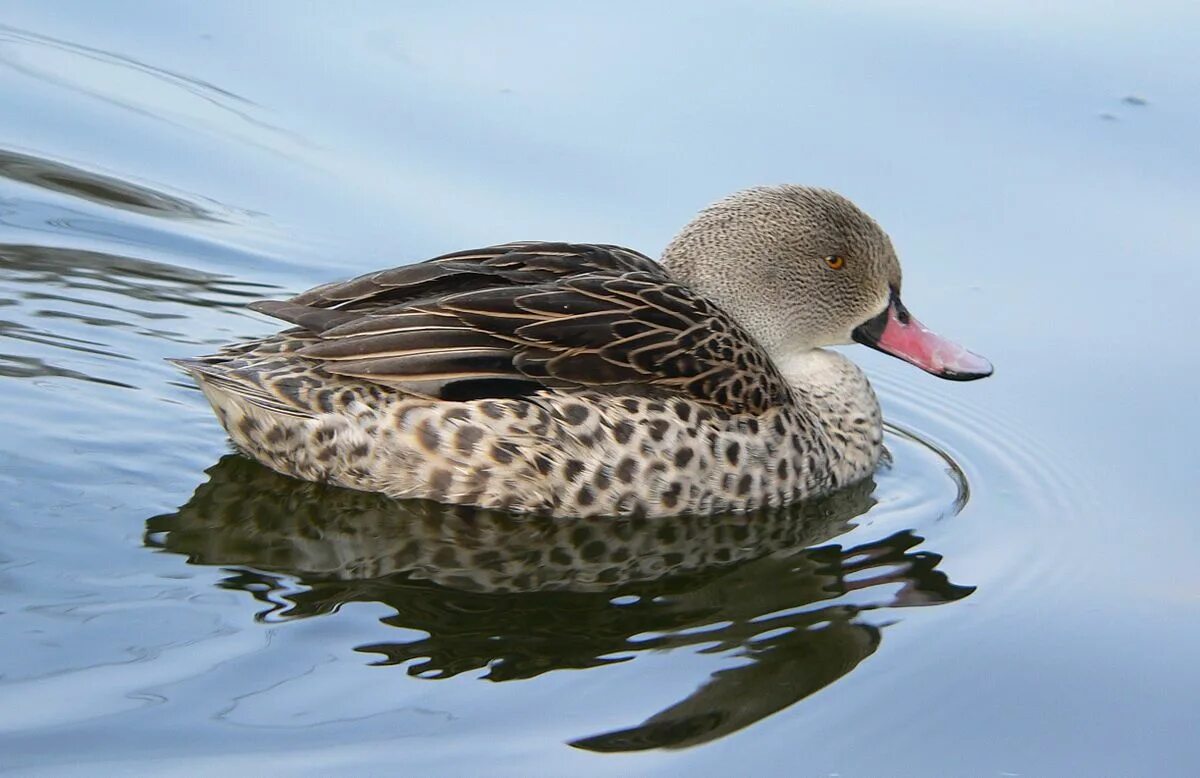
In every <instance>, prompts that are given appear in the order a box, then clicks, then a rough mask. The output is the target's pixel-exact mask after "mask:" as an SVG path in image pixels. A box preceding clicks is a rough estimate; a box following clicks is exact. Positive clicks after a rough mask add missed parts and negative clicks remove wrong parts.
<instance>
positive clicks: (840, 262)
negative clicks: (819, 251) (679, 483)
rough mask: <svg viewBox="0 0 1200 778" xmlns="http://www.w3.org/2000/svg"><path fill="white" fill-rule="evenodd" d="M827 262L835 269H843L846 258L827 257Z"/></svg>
mask: <svg viewBox="0 0 1200 778" xmlns="http://www.w3.org/2000/svg"><path fill="white" fill-rule="evenodd" d="M825 264H826V265H829V266H830V267H831V268H833V269H834V270H841V269H842V268H843V267H845V265H846V258H845V257H838V256H833V257H825Z"/></svg>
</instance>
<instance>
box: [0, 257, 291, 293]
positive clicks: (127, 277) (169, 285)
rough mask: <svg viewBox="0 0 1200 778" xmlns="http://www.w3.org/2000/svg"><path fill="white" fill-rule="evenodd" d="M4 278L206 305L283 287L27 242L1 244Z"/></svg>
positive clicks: (0, 279) (25, 283)
mask: <svg viewBox="0 0 1200 778" xmlns="http://www.w3.org/2000/svg"><path fill="white" fill-rule="evenodd" d="M3 281H11V282H13V283H14V284H20V285H22V286H28V287H30V288H32V289H34V290H39V289H46V288H55V287H60V288H68V289H77V290H82V291H85V292H103V293H106V294H116V295H120V296H122V297H128V298H132V299H135V300H146V301H152V302H158V303H175V304H183V305H195V306H202V307H206V308H212V307H223V306H224V307H242V306H244V305H245V303H246V301H247V300H252V299H256V298H258V297H260V296H263V295H264V294H267V293H269V291H273V290H275V289H277V288H278V287H275V286H273V285H270V284H256V283H250V282H246V281H238V280H235V279H232V278H229V277H227V276H221V275H216V274H212V273H206V272H204V271H201V270H196V269H193V268H186V267H180V266H178V265H171V264H167V263H164V262H156V261H153V260H147V259H141V258H137V257H131V256H123V255H120V254H108V253H103V252H98V251H84V250H80V249H65V248H57V247H53V246H35V245H26V244H0V282H3ZM35 294H36V292H35ZM231 298H232V299H231ZM83 302H84V303H85V304H92V302H93V301H91V300H84V301H83Z"/></svg>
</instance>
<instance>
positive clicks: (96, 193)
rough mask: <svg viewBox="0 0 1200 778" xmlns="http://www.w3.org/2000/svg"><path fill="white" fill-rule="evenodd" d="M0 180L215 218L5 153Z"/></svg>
mask: <svg viewBox="0 0 1200 778" xmlns="http://www.w3.org/2000/svg"><path fill="white" fill-rule="evenodd" d="M0 178H7V179H10V180H12V181H17V182H19V183H22V184H30V185H32V186H38V187H41V188H43V189H49V190H51V191H54V192H61V193H63V194H68V195H72V196H75V197H81V198H83V199H84V200H89V201H91V202H93V203H98V204H100V205H107V206H111V207H113V208H121V209H124V210H130V211H134V212H136V213H146V214H150V215H152V216H166V217H174V218H188V219H215V218H216V216H215V215H214V214H213V213H212V212H210V211H207V210H205V209H203V208H201V207H200V206H198V205H196V204H195V203H192V202H190V201H188V200H185V199H183V198H181V197H174V196H172V195H169V194H166V193H164V192H159V191H156V190H154V189H150V188H149V187H145V186H141V185H139V184H134V183H131V182H129V181H123V180H121V179H119V178H114V177H112V176H105V175H101V174H99V173H93V172H91V171H87V170H83V169H80V168H77V167H72V166H71V165H66V164H63V163H61V162H55V161H53V160H49V159H44V158H42V157H35V156H32V155H29V154H21V153H19V152H16V151H11V150H8V149H0Z"/></svg>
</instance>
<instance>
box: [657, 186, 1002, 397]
mask: <svg viewBox="0 0 1200 778" xmlns="http://www.w3.org/2000/svg"><path fill="white" fill-rule="evenodd" d="M663 262H664V263H665V264H666V266H667V269H668V270H669V271H670V272H671V274H672V275H673V276H675V277H676V278H678V279H680V280H681V281H683V282H684V283H686V284H688V285H689V286H691V287H692V288H693V289H695V290H696V291H697V292H699V293H700V294H703V295H705V296H706V297H708V298H709V299H711V300H713V301H714V302H716V303H717V304H719V305H720V306H721V307H722V308H724V309H725V310H726V311H728V312H729V313H730V314H732V315H733V316H734V318H736V319H737V320H738V321H739V322H740V323H741V324H742V326H743V327H745V328H746V329H747V330H748V331H749V332H750V334H752V335H753V336H754V337H755V338H757V339H758V341H759V342H760V343H761V344H762V345H763V347H764V348H765V349H766V351H767V353H768V354H770V355H771V357H772V358H773V359H775V360H776V361H777V362H782V361H784V360H786V359H787V358H788V357H790V356H792V355H795V354H798V353H800V352H804V351H808V350H810V349H814V348H820V347H822V346H836V345H841V344H845V343H851V342H855V341H857V342H858V343H862V344H865V345H867V346H870V347H871V348H875V349H878V350H880V351H882V352H884V353H886V354H891V355H892V356H895V357H899V358H900V359H903V360H905V361H907V362H911V363H912V364H914V365H916V366H917V367H919V368H921V369H922V370H925V371H927V372H929V373H932V374H933V375H936V376H939V377H941V378H949V379H952V380H957V381H971V380H974V379H976V378H984V377H986V376H989V375H991V373H992V366H991V363H989V362H988V361H987V360H986V359H984V358H983V357H981V356H979V355H977V354H973V353H971V352H970V351H967V350H966V349H965V348H963V347H962V346H960V345H958V344H957V343H954V342H952V341H949V340H947V339H945V338H943V337H941V336H939V335H936V334H935V333H933V332H931V331H930V330H928V329H926V328H925V327H924V326H923V325H922V324H921V323H920V322H918V321H917V320H916V319H915V318H913V316H912V315H911V314H910V313H909V312H908V309H907V308H905V307H904V303H902V302H901V301H900V261H899V260H898V259H897V258H896V251H895V249H893V248H892V241H891V239H889V238H888V236H887V233H886V232H884V231H883V230H882V229H881V228H880V226H879V225H878V224H876V223H875V220H874V219H872V218H871V217H870V216H868V215H867V214H865V213H863V212H862V211H861V210H860V209H859V208H858V207H857V206H856V205H854V203H852V202H850V201H849V200H847V199H846V198H844V197H842V196H841V195H839V194H836V193H834V192H830V191H828V190H825V189H812V188H809V187H803V186H786V185H785V186H773V187H758V188H754V189H747V190H745V191H742V192H738V193H737V194H734V195H731V196H729V197H727V198H725V199H724V200H721V201H719V202H717V203H714V204H713V205H711V206H709V207H708V208H706V209H705V210H703V211H702V212H701V213H700V215H699V216H697V217H696V218H695V219H694V220H693V221H692V222H691V223H690V224H689V225H688V226H687V227H685V228H684V229H683V231H682V232H681V233H679V235H678V236H677V237H676V238H675V239H674V240H673V241H672V242H671V244H670V245H669V246H667V249H666V251H665V252H664V253H663Z"/></svg>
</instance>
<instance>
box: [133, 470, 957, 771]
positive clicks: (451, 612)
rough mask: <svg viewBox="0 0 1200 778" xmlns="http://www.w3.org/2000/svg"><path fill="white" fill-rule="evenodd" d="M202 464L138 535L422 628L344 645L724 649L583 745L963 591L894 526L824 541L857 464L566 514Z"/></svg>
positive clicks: (745, 685)
mask: <svg viewBox="0 0 1200 778" xmlns="http://www.w3.org/2000/svg"><path fill="white" fill-rule="evenodd" d="M208 474H209V481H208V482H207V483H205V484H203V485H201V486H200V487H198V488H197V489H196V492H195V494H193V495H192V498H191V499H190V500H189V501H188V503H187V504H186V505H184V506H183V507H181V508H180V509H179V510H178V511H177V512H175V513H172V514H167V515H163V516H157V517H154V518H152V519H150V520H149V521H148V522H147V531H146V543H147V544H148V545H150V546H153V547H157V548H161V549H164V550H166V551H170V552H174V553H179V554H186V555H187V556H188V559H189V561H190V562H192V563H193V564H202V565H219V566H222V567H235V568H242V569H240V570H238V571H237V572H234V573H233V574H232V575H231V576H230V577H228V578H226V579H225V581H224V582H223V585H224V586H226V587H228V588H233V589H240V590H243V591H246V592H248V593H249V594H251V595H252V596H254V597H255V598H257V599H259V600H260V601H262V602H264V603H267V604H268V605H269V606H270V607H268V608H267V609H265V610H264V611H263V612H262V613H261V614H260V618H264V619H265V618H297V617H306V616H314V615H318V614H323V613H329V612H332V611H333V610H335V609H336V608H338V607H339V606H341V605H342V604H344V603H349V602H360V601H370V602H380V603H384V604H386V605H387V606H388V607H390V608H392V609H394V610H395V614H394V615H391V616H388V617H386V618H385V619H383V621H384V622H385V623H387V624H390V625H392V626H396V627H404V628H407V629H411V630H420V631H422V632H424V633H427V636H425V637H414V638H407V636H406V638H405V639H403V640H397V641H394V642H386V643H377V644H372V645H363V646H359V647H358V650H360V651H364V652H369V653H373V654H378V655H379V657H380V660H379V664H384V665H401V664H403V665H406V666H407V671H408V673H409V674H411V675H415V676H419V677H422V678H448V677H451V676H454V675H457V674H458V673H462V672H467V671H472V670H479V669H485V670H486V672H485V674H484V676H483V677H484V678H487V679H489V680H492V681H508V680H514V679H520V678H530V677H533V676H536V675H539V674H541V673H545V672H548V671H550V670H559V669H568V668H587V667H596V666H600V665H605V664H609V663H613V662H624V661H629V660H631V659H633V658H635V657H636V656H637V655H638V654H639V653H640V652H643V651H647V650H651V649H656V650H663V649H676V648H686V647H693V650H698V651H702V652H704V653H722V654H726V655H730V656H734V657H737V659H738V663H737V664H736V665H735V666H732V667H729V668H727V669H722V670H720V671H718V672H716V673H714V674H712V676H711V677H709V678H707V679H706V680H705V681H704V682H703V683H701V684H700V686H699V688H698V689H697V690H696V691H695V692H694V693H692V694H691V695H690V696H688V697H687V698H686V699H684V700H681V701H680V702H678V703H676V704H675V705H672V706H670V707H669V708H667V709H665V710H663V711H661V712H659V713H657V714H655V715H654V716H652V717H650V718H649V719H647V720H646V721H644V722H642V723H641V724H637V725H635V726H632V727H630V728H628V729H623V730H619V731H615V732H609V733H605V734H600V735H595V736H591V737H585V738H582V739H580V740H576V741H574V742H573V743H572V745H574V746H577V747H580V748H585V749H589V750H594V751H633V750H641V749H650V748H679V747H684V746H690V745H696V744H699V743H704V742H707V741H711V740H714V739H716V738H719V737H722V736H724V735H726V734H729V733H731V732H734V731H736V730H738V729H741V728H743V727H746V726H749V725H750V724H753V723H754V722H756V721H759V720H760V719H762V718H764V717H766V716H769V715H770V714H772V713H774V712H775V711H778V710H781V709H783V708H785V707H787V706H789V705H792V704H793V703H795V702H797V701H799V700H801V699H803V698H804V697H806V696H808V695H809V694H812V693H813V692H815V691H817V690H818V689H821V688H822V687H824V686H826V685H828V684H830V683H832V682H833V681H835V680H837V679H838V678H840V677H842V676H843V675H845V674H846V673H848V672H850V671H851V670H853V669H854V667H855V666H857V665H858V663H859V662H861V661H862V660H863V659H865V658H866V657H868V656H870V655H871V654H872V653H873V652H874V651H875V649H876V647H877V646H878V645H879V640H880V631H879V627H877V626H875V625H873V624H870V623H867V622H866V621H865V620H863V619H862V618H861V614H863V613H864V612H865V611H868V610H871V609H876V608H881V607H897V606H909V605H929V604H936V603H943V602H950V601H952V600H957V599H960V598H962V597H964V596H966V595H967V594H969V593H970V592H971V591H972V589H971V588H970V587H964V586H958V585H955V584H953V583H951V582H950V581H949V580H948V579H947V578H946V576H945V575H944V574H942V573H941V572H939V571H938V570H936V567H937V564H938V563H939V562H940V560H941V557H939V556H938V555H936V554H933V553H930V552H927V551H915V550H914V549H915V548H916V547H917V546H918V545H919V544H920V543H921V541H922V538H920V537H918V536H916V535H914V534H913V533H911V532H907V531H906V532H899V533H896V534H894V535H892V536H890V537H887V538H885V539H883V540H879V541H875V542H872V543H867V544H863V545H859V546H854V547H852V548H844V547H843V546H841V545H838V544H836V543H828V542H827V541H828V539H829V538H832V537H834V536H836V535H838V534H841V533H842V532H844V531H846V530H847V529H848V528H849V522H850V521H851V520H853V519H854V518H855V517H857V516H860V515H861V514H863V513H864V512H865V511H866V510H867V509H868V508H870V507H871V505H872V504H873V502H874V501H873V499H872V496H871V492H872V489H873V484H871V483H869V482H868V483H864V484H860V485H859V486H858V487H856V488H853V489H850V490H847V491H844V492H841V493H839V494H836V495H833V496H832V497H830V498H827V499H825V500H821V501H818V502H814V503H810V504H807V505H800V506H791V507H789V508H786V509H779V510H774V511H768V512H764V513H759V514H755V515H752V516H716V517H703V518H698V517H677V518H670V519H592V520H580V519H572V520H570V521H564V520H555V519H550V518H531V517H514V516H512V515H509V514H503V513H497V512H488V511H480V510H475V509H467V508H455V507H447V506H443V505H437V504H434V503H426V502H418V501H409V502H396V501H393V500H390V499H387V498H384V497H381V496H379V495H373V494H367V493H363V492H353V491H346V490H342V489H337V488H332V487H325V486H321V485H318V484H312V483H306V482H302V481H296V480H293V479H290V478H286V477H283V476H280V475H278V474H276V473H274V472H273V471H271V470H269V469H267V468H264V467H263V466H261V465H259V464H257V463H255V462H251V461H249V460H246V459H244V458H242V457H240V456H236V455H230V456H227V457H224V458H223V459H221V460H220V461H219V462H218V463H217V464H216V465H215V466H214V467H212V468H211V469H210V470H209V471H208ZM822 543H823V544H824V545H816V544H822ZM249 568H253V569H249ZM293 578H294V579H298V581H299V582H300V584H302V587H303V588H299V589H298V587H296V586H295V585H294V582H292V581H291V580H288V579H293ZM884 584H893V585H892V586H884ZM876 587H877V588H876ZM856 590H863V591H862V593H860V594H855V595H849V593H851V592H854V591H856ZM866 590H872V591H878V595H877V596H871V595H870V594H869V592H867V591H866ZM851 600H852V602H851Z"/></svg>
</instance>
